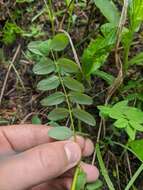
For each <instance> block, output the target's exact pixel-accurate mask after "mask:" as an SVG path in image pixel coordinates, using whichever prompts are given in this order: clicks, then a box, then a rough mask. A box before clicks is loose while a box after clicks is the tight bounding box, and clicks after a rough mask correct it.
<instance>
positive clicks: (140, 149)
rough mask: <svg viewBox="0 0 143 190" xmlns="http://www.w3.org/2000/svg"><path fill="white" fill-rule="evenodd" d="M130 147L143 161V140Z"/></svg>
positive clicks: (136, 141)
mask: <svg viewBox="0 0 143 190" xmlns="http://www.w3.org/2000/svg"><path fill="white" fill-rule="evenodd" d="M129 146H130V147H131V149H132V150H133V151H134V152H135V153H136V155H137V157H138V158H139V159H140V160H141V161H143V139H140V140H135V141H132V142H130V143H129Z"/></svg>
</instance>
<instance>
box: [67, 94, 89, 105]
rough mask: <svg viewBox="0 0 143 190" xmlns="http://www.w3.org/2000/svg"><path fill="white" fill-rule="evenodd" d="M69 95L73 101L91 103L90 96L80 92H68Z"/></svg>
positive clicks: (84, 103)
mask: <svg viewBox="0 0 143 190" xmlns="http://www.w3.org/2000/svg"><path fill="white" fill-rule="evenodd" d="M69 97H70V100H71V101H72V102H73V103H77V104H83V105H91V104H92V103H93V100H92V98H91V97H90V96H88V95H86V94H82V93H80V92H70V94H69Z"/></svg>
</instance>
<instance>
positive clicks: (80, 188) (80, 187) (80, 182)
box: [74, 168, 87, 190]
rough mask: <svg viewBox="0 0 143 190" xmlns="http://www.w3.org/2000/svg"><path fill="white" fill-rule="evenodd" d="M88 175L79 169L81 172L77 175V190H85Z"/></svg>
mask: <svg viewBox="0 0 143 190" xmlns="http://www.w3.org/2000/svg"><path fill="white" fill-rule="evenodd" d="M86 181H87V180H86V173H85V172H84V171H83V170H82V169H81V168H79V172H78V175H77V182H76V185H75V188H74V189H75V190H84V187H85V184H86Z"/></svg>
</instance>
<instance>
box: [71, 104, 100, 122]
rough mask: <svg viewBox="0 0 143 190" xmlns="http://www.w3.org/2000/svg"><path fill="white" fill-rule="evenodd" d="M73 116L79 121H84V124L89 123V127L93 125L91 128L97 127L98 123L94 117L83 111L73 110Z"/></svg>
mask: <svg viewBox="0 0 143 190" xmlns="http://www.w3.org/2000/svg"><path fill="white" fill-rule="evenodd" d="M73 115H74V116H75V117H76V118H77V119H79V120H81V121H83V122H84V123H87V124H88V125H91V126H95V125H96V121H95V119H94V117H93V116H92V115H91V114H89V113H88V112H86V111H84V110H82V109H78V108H75V109H73Z"/></svg>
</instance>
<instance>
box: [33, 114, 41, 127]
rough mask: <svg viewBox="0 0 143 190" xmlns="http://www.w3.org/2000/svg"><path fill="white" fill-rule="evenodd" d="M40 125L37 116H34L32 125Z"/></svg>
mask: <svg viewBox="0 0 143 190" xmlns="http://www.w3.org/2000/svg"><path fill="white" fill-rule="evenodd" d="M41 123H42V121H41V119H40V118H39V117H38V115H34V116H33V117H32V124H35V125H40V124H41Z"/></svg>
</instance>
